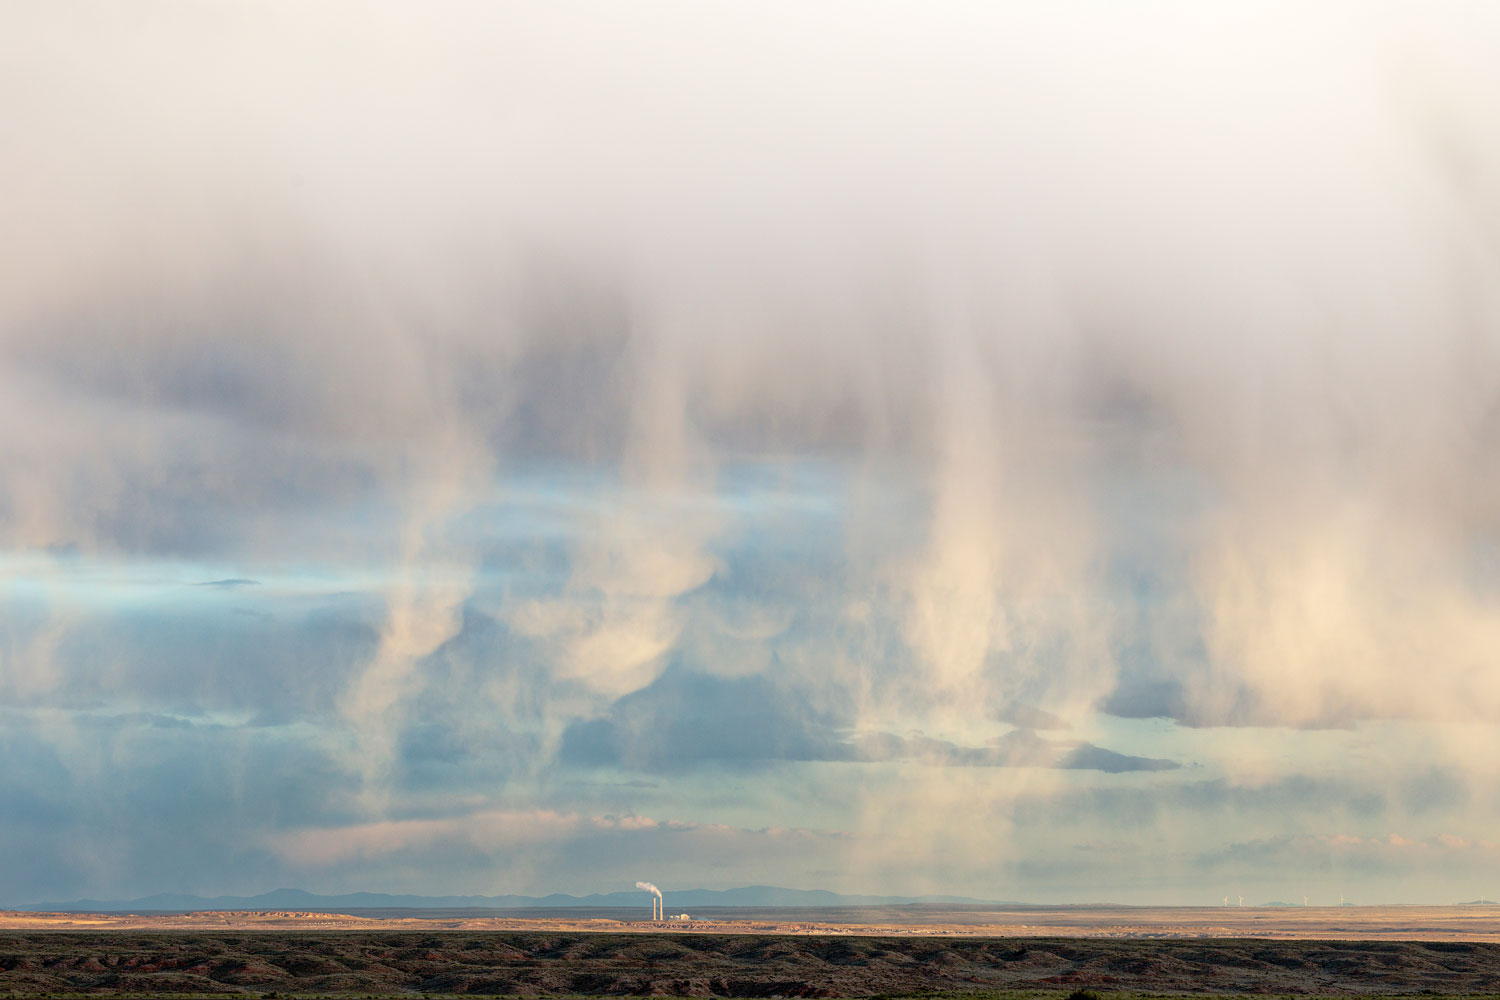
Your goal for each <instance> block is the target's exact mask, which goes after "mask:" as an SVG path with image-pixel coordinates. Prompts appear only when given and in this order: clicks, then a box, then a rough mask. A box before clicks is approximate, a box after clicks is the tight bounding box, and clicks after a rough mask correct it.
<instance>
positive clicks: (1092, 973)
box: [0, 917, 1500, 1000]
mask: <svg viewBox="0 0 1500 1000" xmlns="http://www.w3.org/2000/svg"><path fill="white" fill-rule="evenodd" d="M267 919H268V920H274V919H278V918H275V917H269V918H267ZM281 919H284V918H281ZM1079 988H1089V989H1094V990H1098V991H1101V992H1103V993H1104V994H1106V996H1109V995H1115V996H1119V995H1133V996H1140V995H1142V994H1161V993H1192V994H1218V995H1250V994H1261V995H1264V994H1304V995H1308V994H1311V995H1335V994H1337V995H1347V994H1360V995H1366V996H1377V995H1378V996H1387V995H1396V994H1412V993H1419V992H1421V993H1429V994H1432V993H1436V994H1443V995H1450V996H1456V995H1470V996H1472V995H1479V994H1500V944H1497V943H1494V942H1469V941H1383V940H1366V941H1313V940H1265V939H1254V938H1197V939H1188V938H1172V939H1154V940H1147V939H1139V938H1135V939H1122V938H1113V937H1070V938H1063V937H1041V938H1014V937H1009V938H999V937H961V936H957V935H952V936H949V935H943V936H931V935H907V936H899V937H892V936H869V935H863V934H860V935H855V934H804V935H789V934H725V933H718V934H697V933H664V934H644V933H636V934H620V933H580V932H573V931H559V930H554V931H530V932H514V931H451V930H449V931H442V930H426V931H416V932H413V931H399V930H391V929H386V930H365V931H357V932H350V931H317V930H305V929H304V930H294V931H286V930H277V929H274V928H272V927H270V926H269V925H267V926H266V927H265V929H262V930H259V931H253V932H252V931H222V930H220V931H205V930H177V931H160V930H159V931H153V932H140V931H117V930H116V931H77V930H73V931H63V932H59V931H55V930H54V931H10V932H0V996H9V997H41V996H52V997H56V996H80V995H81V996H126V995H132V996H139V995H156V996H161V995H177V996H199V997H201V996H209V995H217V996H226V995H229V996H258V997H266V996H270V995H274V996H277V997H290V996H317V995H330V994H332V995H343V996H355V995H358V996H371V995H379V996H413V995H419V994H425V995H445V996H446V995H452V996H471V995H510V996H529V997H536V996H548V995H556V996H580V995H582V996H624V995H635V996H704V997H707V996H716V997H771V996H787V997H875V996H880V997H887V998H889V997H896V996H913V995H918V994H922V995H926V996H929V997H930V996H932V995H934V994H938V995H944V996H951V997H964V996H973V997H975V998H978V997H985V998H998V997H1002V996H1004V997H1018V996H1041V997H1050V998H1055V1000H1061V998H1063V997H1066V996H1068V994H1069V993H1070V992H1071V991H1072V990H1075V989H1079Z"/></svg>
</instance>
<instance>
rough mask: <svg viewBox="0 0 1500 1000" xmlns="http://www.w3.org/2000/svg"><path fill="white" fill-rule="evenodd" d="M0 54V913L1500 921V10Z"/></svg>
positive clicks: (449, 25)
mask: <svg viewBox="0 0 1500 1000" xmlns="http://www.w3.org/2000/svg"><path fill="white" fill-rule="evenodd" d="M0 28H3V30H0V120H3V121H4V122H5V123H6V124H5V127H4V128H0V220H3V221H0V762H3V766H0V905H5V904H9V905H23V904H29V903H34V902H38V901H44V900H68V899H75V898H80V897H92V898H115V899H118V898H128V897H131V896H136V895H144V894H148V893H154V892H194V893H200V894H205V895H215V894H220V893H236V894H239V893H255V892H261V891H265V890H268V889H271V888H273V887H277V886H296V887H300V888H304V889H308V890H311V891H315V892H345V891H358V890H364V891H383V892H414V893H426V894H458V893H474V894H501V893H527V894H544V893H549V892H570V893H590V892H610V891H618V890H629V889H631V888H632V887H633V885H634V883H635V882H636V881H637V880H641V879H645V880H649V881H652V882H655V883H656V884H658V885H660V886H661V887H662V888H663V890H664V891H666V892H668V893H670V891H671V890H672V888H674V887H675V888H690V887H692V888H696V887H706V888H727V887H732V886H738V885H747V884H773V885H784V886H791V887H798V888H823V889H832V890H839V891H848V892H861V893H879V894H902V895H907V894H924V893H952V894H961V895H965V896H972V897H979V898H985V899H996V900H1025V901H1031V902H1069V901H1071V902H1086V901H1113V902H1123V903H1172V904H1203V905H1212V904H1218V903H1219V902H1220V900H1221V898H1222V897H1225V896H1230V897H1233V896H1238V895H1244V896H1245V897H1246V898H1247V900H1248V901H1251V902H1260V901H1268V900H1287V901H1298V900H1300V899H1301V898H1302V897H1303V896H1304V895H1306V896H1309V897H1311V899H1312V900H1313V902H1315V903H1318V902H1321V903H1333V902H1336V900H1337V898H1338V897H1340V896H1343V897H1346V898H1347V899H1349V900H1352V901H1355V902H1369V903H1374V902H1437V903H1446V902H1455V901H1460V900H1471V899H1477V898H1480V897H1486V898H1489V899H1494V898H1497V897H1500V834H1497V832H1496V831H1497V822H1496V821H1497V818H1500V61H1497V60H1495V59H1494V58H1493V54H1494V53H1495V52H1496V51H1500V7H1497V6H1495V5H1494V4H1490V3H1484V2H1474V3H1456V2H1434V3H1427V2H1423V3H1417V2H1410V3H1376V2H1347V3H1343V2H1333V0H1323V2H1313V3H1279V2H1266V3H1248V2H1235V0H1225V2H1223V3H1214V4H1203V3H1197V2H1181V3H1169V2H1160V0H1145V2H1141V3H1132V4H1114V3H1102V2H1086V0H1065V2H1061V3H1057V2H1040V0H1038V2H1033V3H1015V2H1013V3H974V4H962V3H950V4H891V3H878V2H877V3H873V4H868V3H859V4H854V3H836V2H829V3H819V4H803V3H791V2H787V3H777V2H769V3H755V4H742V5H735V4H729V3H715V2H709V3H698V2H694V3H688V2H681V3H654V2H652V3H640V4H628V5H627V4H616V3H574V2H560V3H548V4H510V3H495V4H490V3H485V4H480V3H474V4H467V3H453V2H442V0H439V2H436V3H424V4H393V3H381V2H375V3H358V4H356V3H345V2H338V0H331V2H327V3H318V4H305V3H292V2H274V0H273V2H269V3H234V2H229V3H220V4H200V3H196V2H186V0H184V2H175V3H174V2H166V0H147V2H143V3H134V4H127V5H119V4H107V3H98V4H92V3H75V2H70V0H64V2H54V0H47V2H42V0H38V2H25V0H22V2H16V3H9V4H6V5H4V7H3V8H0Z"/></svg>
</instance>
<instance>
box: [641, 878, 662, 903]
mask: <svg viewBox="0 0 1500 1000" xmlns="http://www.w3.org/2000/svg"><path fill="white" fill-rule="evenodd" d="M635 887H636V888H637V889H645V890H646V891H647V892H649V893H651V895H653V896H655V897H656V898H657V899H661V890H660V889H658V888H657V887H656V886H654V885H652V884H651V883H650V882H637V883H636V884H635Z"/></svg>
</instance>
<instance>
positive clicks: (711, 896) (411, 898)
mask: <svg viewBox="0 0 1500 1000" xmlns="http://www.w3.org/2000/svg"><path fill="white" fill-rule="evenodd" d="M663 891H664V893H665V898H666V900H667V907H668V909H669V910H674V909H691V908H692V907H695V906H804V907H813V906H904V905H911V904H915V903H948V904H984V903H990V902H992V901H991V900H982V899H970V898H968V897H964V896H862V895H846V894H844V893H838V892H830V891H828V890H826V889H786V888H783V887H780V886H774V885H750V886H744V887H742V888H738V889H683V890H677V891H674V890H671V889H665V890H663ZM646 898H647V896H646V893H644V892H641V891H640V890H638V889H632V890H629V891H621V892H608V893H591V894H589V895H586V896H570V895H567V894H565V893H552V894H551V895H547V896H520V895H504V896H420V895H408V894H392V893H384V892H351V893H343V894H337V895H320V894H318V893H313V892H308V891H306V890H304V889H273V890H271V891H270V892H263V893H261V894H259V895H257V896H213V897H206V896H194V895H189V894H185V893H157V894H156V895H152V896H141V897H139V898H136V899H114V900H108V899H75V900H71V901H69V902H55V901H54V902H43V903H33V904H30V905H27V906H17V907H15V909H16V910H20V911H28V912H38V911H45V912H51V913H122V912H124V913H138V912H178V911H189V910H299V911H319V912H329V911H344V910H350V909H359V910H384V909H402V910H409V909H446V910H452V909H483V910H516V909H533V908H553V909H563V908H569V907H604V906H620V907H644V906H645V905H646V903H645V902H644V900H646Z"/></svg>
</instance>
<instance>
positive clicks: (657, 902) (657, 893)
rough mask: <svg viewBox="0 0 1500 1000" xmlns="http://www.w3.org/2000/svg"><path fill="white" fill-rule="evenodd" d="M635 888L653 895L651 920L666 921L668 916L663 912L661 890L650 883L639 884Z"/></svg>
mask: <svg viewBox="0 0 1500 1000" xmlns="http://www.w3.org/2000/svg"><path fill="white" fill-rule="evenodd" d="M635 887H636V888H637V889H645V890H646V891H647V892H649V893H651V920H652V921H653V922H655V921H659V920H664V919H666V914H665V913H664V912H663V910H662V900H661V890H660V889H658V888H657V887H656V886H654V885H652V884H651V883H650V882H637V883H636V884H635Z"/></svg>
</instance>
